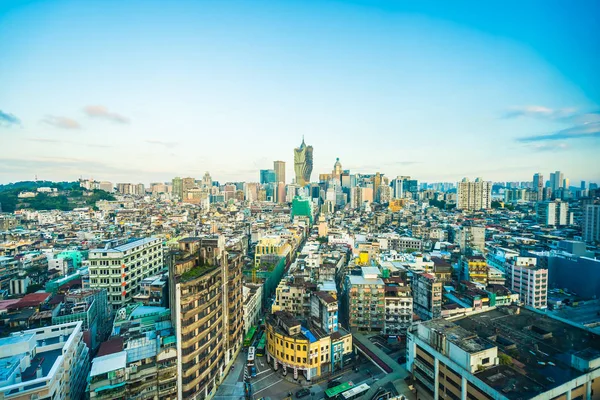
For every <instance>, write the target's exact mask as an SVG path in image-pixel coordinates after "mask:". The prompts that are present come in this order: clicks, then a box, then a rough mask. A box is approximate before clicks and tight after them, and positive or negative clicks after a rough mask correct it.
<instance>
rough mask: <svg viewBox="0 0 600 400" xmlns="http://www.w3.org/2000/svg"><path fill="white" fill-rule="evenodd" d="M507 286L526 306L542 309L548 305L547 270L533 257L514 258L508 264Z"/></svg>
mask: <svg viewBox="0 0 600 400" xmlns="http://www.w3.org/2000/svg"><path fill="white" fill-rule="evenodd" d="M507 286H508V287H509V289H511V290H512V291H513V292H515V293H518V294H519V298H520V299H521V301H522V302H523V303H524V304H525V305H528V306H531V307H534V308H540V309H544V308H546V307H547V303H548V269H547V268H541V267H539V266H537V259H536V258H535V257H516V258H515V259H513V260H512V263H511V264H509V273H508V280H507Z"/></svg>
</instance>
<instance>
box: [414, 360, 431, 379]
mask: <svg viewBox="0 0 600 400" xmlns="http://www.w3.org/2000/svg"><path fill="white" fill-rule="evenodd" d="M414 364H415V366H416V367H418V368H419V369H420V370H421V371H423V372H424V373H425V374H426V375H427V376H429V377H430V378H431V379H435V372H434V371H433V368H431V366H429V364H426V363H425V362H423V361H421V360H419V359H418V358H415V360H414Z"/></svg>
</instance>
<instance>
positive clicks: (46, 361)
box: [21, 349, 62, 382]
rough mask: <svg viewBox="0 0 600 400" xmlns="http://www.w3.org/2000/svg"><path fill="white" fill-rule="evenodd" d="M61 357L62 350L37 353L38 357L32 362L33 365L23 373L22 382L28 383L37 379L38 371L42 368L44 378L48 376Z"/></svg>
mask: <svg viewBox="0 0 600 400" xmlns="http://www.w3.org/2000/svg"><path fill="white" fill-rule="evenodd" d="M60 356H62V349H56V350H50V351H44V352H39V353H37V355H36V356H35V357H34V358H33V359H32V360H31V365H30V366H29V368H27V369H26V370H25V371H23V374H22V375H21V380H22V381H23V382H26V381H31V380H33V379H37V375H36V371H37V369H38V367H41V368H42V376H48V374H49V373H50V370H51V369H52V367H53V366H54V363H55V362H56V360H57V359H58V357H60Z"/></svg>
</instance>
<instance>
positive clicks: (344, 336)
mask: <svg viewBox="0 0 600 400" xmlns="http://www.w3.org/2000/svg"><path fill="white" fill-rule="evenodd" d="M309 328H310V329H309ZM266 329H267V347H266V356H267V362H268V363H270V364H271V365H272V366H273V369H275V370H276V371H277V370H279V369H280V368H281V369H283V374H284V375H287V374H288V373H290V372H291V373H293V377H294V379H298V377H299V376H300V374H302V375H303V376H304V377H305V378H306V380H307V381H310V380H311V379H313V378H317V377H319V376H321V375H322V374H324V373H326V372H333V371H336V370H339V369H341V368H343V366H344V365H347V363H349V362H350V361H349V358H350V356H351V354H352V335H351V334H350V333H349V332H347V331H344V330H342V329H338V330H337V331H335V332H332V333H331V334H329V333H327V332H325V331H324V330H323V329H321V328H319V327H318V326H316V325H311V326H309V327H304V326H302V325H301V324H300V321H298V319H296V318H295V317H294V316H293V315H292V314H291V313H289V312H287V311H277V312H275V313H273V314H271V315H269V316H268V317H267V320H266Z"/></svg>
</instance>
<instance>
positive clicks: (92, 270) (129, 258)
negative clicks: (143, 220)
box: [88, 238, 164, 310]
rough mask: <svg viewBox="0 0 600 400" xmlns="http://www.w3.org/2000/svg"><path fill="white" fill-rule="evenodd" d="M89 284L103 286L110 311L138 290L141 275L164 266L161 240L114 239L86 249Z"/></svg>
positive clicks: (123, 303)
mask: <svg viewBox="0 0 600 400" xmlns="http://www.w3.org/2000/svg"><path fill="white" fill-rule="evenodd" d="M88 261H89V285H90V287H91V288H92V289H105V290H106V291H107V293H108V302H109V303H110V304H111V306H112V308H113V310H118V309H119V308H122V307H124V306H125V305H127V304H128V303H130V302H131V301H132V300H133V298H134V296H135V295H137V294H138V293H140V290H141V286H140V283H141V281H142V280H143V279H144V278H147V277H149V276H153V275H156V274H157V273H158V272H159V271H160V270H161V269H162V268H163V266H164V262H163V248H162V242H161V240H160V239H158V238H145V239H133V240H114V241H110V242H108V243H106V245H105V246H104V248H99V249H93V250H90V252H89V260H88Z"/></svg>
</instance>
